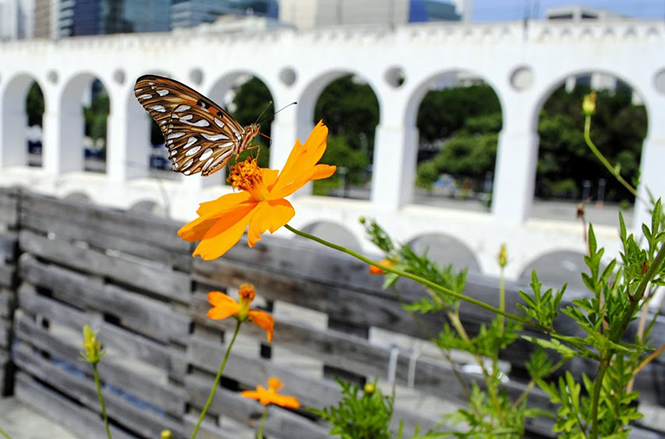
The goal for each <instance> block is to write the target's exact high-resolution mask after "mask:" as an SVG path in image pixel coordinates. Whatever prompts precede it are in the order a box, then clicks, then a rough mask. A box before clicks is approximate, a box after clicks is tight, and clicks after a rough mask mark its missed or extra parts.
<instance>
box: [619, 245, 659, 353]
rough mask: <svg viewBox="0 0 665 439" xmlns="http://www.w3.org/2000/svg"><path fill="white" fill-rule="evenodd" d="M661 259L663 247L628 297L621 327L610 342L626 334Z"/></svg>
mask: <svg viewBox="0 0 665 439" xmlns="http://www.w3.org/2000/svg"><path fill="white" fill-rule="evenodd" d="M663 259H665V245H663V246H661V247H660V250H659V251H658V254H657V255H656V258H655V259H654V260H653V262H652V263H651V266H650V267H649V269H648V270H647V272H646V274H645V275H644V277H643V278H642V281H641V282H640V284H639V285H638V286H637V289H636V290H635V293H633V295H632V296H631V297H630V305H628V308H627V309H626V313H625V314H624V316H623V320H622V321H621V325H620V326H619V329H618V330H617V332H616V333H614V337H612V341H614V342H616V341H618V340H621V339H622V338H623V334H624V332H626V329H627V328H628V325H629V324H630V322H631V321H632V319H633V314H634V313H635V309H636V308H637V307H638V306H639V304H640V300H642V296H643V295H644V292H645V291H646V289H647V286H648V285H649V282H651V280H652V279H653V278H654V276H655V275H656V272H657V271H658V270H659V269H660V266H661V264H662V263H663ZM629 294H630V293H629Z"/></svg>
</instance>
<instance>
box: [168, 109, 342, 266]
mask: <svg viewBox="0 0 665 439" xmlns="http://www.w3.org/2000/svg"><path fill="white" fill-rule="evenodd" d="M327 136H328V128H327V127H326V126H325V125H323V123H322V122H319V123H318V124H317V125H316V127H315V128H314V130H312V133H311V134H310V135H309V138H308V139H307V141H306V142H305V144H304V145H301V144H300V141H299V140H298V141H296V144H295V146H294V147H293V150H291V154H290V155H289V158H288V160H287V161H286V164H285V165H284V168H283V169H282V171H281V172H279V175H278V171H276V170H272V169H263V168H259V167H258V165H257V164H256V160H254V159H252V158H248V159H247V160H245V161H244V162H241V163H238V164H237V165H236V166H234V167H232V169H231V174H230V176H229V178H228V181H229V182H231V185H232V186H233V188H234V189H240V190H241V191H242V192H239V193H233V194H227V195H224V196H222V197H220V198H218V199H217V200H214V201H209V202H207V203H202V204H201V205H200V206H199V210H198V211H197V212H196V213H198V214H199V217H198V218H197V219H195V220H194V221H192V222H190V223H189V224H186V225H185V226H184V227H183V228H181V229H180V230H179V231H178V235H179V236H180V237H181V238H182V239H184V240H185V241H191V242H193V241H201V242H200V243H199V245H198V246H197V247H196V250H195V251H194V254H193V255H194V256H196V255H201V257H202V258H203V259H206V260H209V259H216V258H218V257H220V256H222V255H223V254H224V253H226V251H227V250H228V249H230V248H231V247H233V245H235V243H237V242H238V241H239V240H240V237H241V236H242V234H243V233H244V232H245V230H246V229H247V226H249V230H248V231H247V236H248V238H249V246H250V247H254V244H255V243H256V242H257V241H258V240H260V239H261V237H260V236H259V235H261V234H262V233H264V232H265V231H266V230H270V233H274V232H275V230H277V229H279V228H280V227H282V226H283V225H285V224H286V223H288V222H289V221H290V220H291V218H293V215H294V214H295V210H294V209H293V206H291V203H289V202H288V201H287V200H285V199H284V198H285V197H287V196H289V195H291V194H293V193H294V192H295V191H297V190H298V189H300V188H301V187H303V186H304V185H305V184H306V183H307V182H309V181H311V180H319V179H322V178H328V177H330V176H331V175H332V174H333V173H334V172H335V166H328V165H317V162H318V161H319V160H320V159H321V157H322V156H323V153H324V152H325V150H326V138H327Z"/></svg>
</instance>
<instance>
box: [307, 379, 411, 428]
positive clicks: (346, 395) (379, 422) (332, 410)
mask: <svg viewBox="0 0 665 439" xmlns="http://www.w3.org/2000/svg"><path fill="white" fill-rule="evenodd" d="M336 380H337V382H338V383H339V385H340V387H341V388H342V399H341V401H340V402H339V403H338V404H337V406H330V407H326V408H324V409H323V410H320V409H316V408H310V411H312V412H313V413H315V414H317V415H319V416H321V418H323V419H324V420H326V421H328V423H330V424H331V425H332V429H331V430H330V434H331V435H333V436H336V437H339V438H341V439H390V438H392V437H393V433H392V432H391V431H390V429H389V427H390V422H391V419H392V416H393V407H394V396H385V395H383V393H382V392H381V390H380V389H379V388H378V387H377V386H376V381H375V382H374V384H368V385H366V386H365V389H364V391H361V390H360V388H359V387H358V386H356V385H355V384H352V383H349V382H345V381H342V380H340V379H339V378H337V379H336ZM399 436H400V437H401V432H400V433H399Z"/></svg>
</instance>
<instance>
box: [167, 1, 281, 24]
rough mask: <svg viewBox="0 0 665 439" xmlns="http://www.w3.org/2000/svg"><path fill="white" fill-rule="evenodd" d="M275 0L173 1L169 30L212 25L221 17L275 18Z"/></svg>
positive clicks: (276, 4) (276, 7)
mask: <svg viewBox="0 0 665 439" xmlns="http://www.w3.org/2000/svg"><path fill="white" fill-rule="evenodd" d="M278 9H279V7H278V3H277V0H235V1H232V0H173V2H172V5H171V28H172V29H175V28H183V27H195V26H198V25H199V24H202V23H213V22H215V21H216V20H217V19H218V18H219V17H221V16H223V15H236V16H238V15H257V16H261V17H269V18H277V16H278V13H277V11H278Z"/></svg>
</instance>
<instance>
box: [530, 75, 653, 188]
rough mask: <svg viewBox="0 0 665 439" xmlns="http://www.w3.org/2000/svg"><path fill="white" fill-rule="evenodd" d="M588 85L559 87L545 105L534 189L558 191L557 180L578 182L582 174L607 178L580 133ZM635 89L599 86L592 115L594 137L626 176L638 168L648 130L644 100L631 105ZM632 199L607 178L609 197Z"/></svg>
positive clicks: (578, 184)
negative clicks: (632, 90)
mask: <svg viewBox="0 0 665 439" xmlns="http://www.w3.org/2000/svg"><path fill="white" fill-rule="evenodd" d="M588 92H589V88H588V87H584V86H577V87H576V88H575V89H574V90H573V91H572V92H567V91H566V90H565V88H564V87H561V88H559V89H558V90H556V91H555V92H554V93H553V94H552V96H551V97H550V98H549V99H548V101H547V102H546V103H545V105H544V106H543V109H542V111H541V113H540V121H539V123H538V135H539V137H540V141H539V145H540V146H539V160H538V174H537V177H536V195H538V196H542V197H548V196H557V195H558V194H557V193H556V192H555V191H556V190H557V189H558V188H557V187H556V184H557V183H558V182H560V181H563V180H571V181H573V182H574V184H575V186H576V187H577V188H580V187H582V183H583V181H584V180H589V181H591V182H592V184H593V185H594V186H596V185H597V182H598V180H599V179H601V178H606V175H607V174H606V170H605V169H604V168H603V167H602V165H601V164H600V163H599V161H598V160H597V159H596V157H595V156H594V155H593V154H592V152H591V151H590V150H589V148H587V147H586V145H585V143H584V138H583V137H582V136H581V135H580V133H581V132H582V131H583V128H584V114H583V112H582V111H581V110H580V104H579V103H580V102H582V96H583V95H584V94H585V93H588ZM632 98H633V94H632V92H631V90H629V89H626V88H624V87H618V88H617V89H616V90H614V91H611V90H601V91H598V92H597V101H598V106H597V108H598V109H597V111H596V114H595V115H594V126H595V129H594V133H593V134H594V142H595V143H596V145H597V146H598V148H599V149H600V150H601V151H602V152H603V155H605V156H606V157H607V159H608V160H609V161H610V162H611V163H613V164H615V165H616V166H619V167H620V168H621V173H622V174H623V175H625V176H626V179H627V180H628V181H631V180H633V179H634V178H635V177H636V176H637V174H638V172H639V163H640V156H641V151H642V141H643V140H644V137H645V136H646V128H647V116H646V111H645V109H644V106H643V105H633V103H632ZM626 198H628V199H632V197H631V196H630V194H629V193H628V192H627V191H626V190H625V189H624V188H622V187H621V185H619V184H618V183H617V182H616V181H614V180H612V179H607V187H606V190H605V199H610V200H621V199H626Z"/></svg>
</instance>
